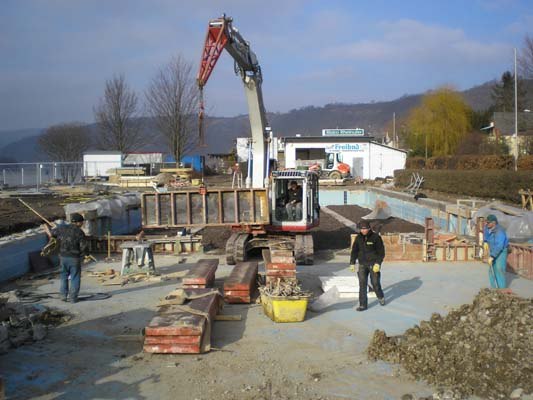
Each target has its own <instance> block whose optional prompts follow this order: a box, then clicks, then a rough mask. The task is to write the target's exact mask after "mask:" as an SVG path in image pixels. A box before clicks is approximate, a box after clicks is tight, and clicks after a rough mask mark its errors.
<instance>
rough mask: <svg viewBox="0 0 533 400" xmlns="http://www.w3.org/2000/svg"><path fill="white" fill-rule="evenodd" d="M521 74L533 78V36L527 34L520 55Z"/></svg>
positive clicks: (526, 77) (523, 76)
mask: <svg viewBox="0 0 533 400" xmlns="http://www.w3.org/2000/svg"><path fill="white" fill-rule="evenodd" d="M518 65H519V67H520V75H521V77H522V78H524V79H533V37H531V36H529V34H528V35H526V37H525V38H524V47H522V50H521V52H520V55H519V57H518Z"/></svg>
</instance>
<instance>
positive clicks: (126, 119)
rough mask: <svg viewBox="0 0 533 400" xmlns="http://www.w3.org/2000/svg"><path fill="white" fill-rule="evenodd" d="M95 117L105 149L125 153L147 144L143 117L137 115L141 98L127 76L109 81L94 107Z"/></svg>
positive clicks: (102, 145)
mask: <svg viewBox="0 0 533 400" xmlns="http://www.w3.org/2000/svg"><path fill="white" fill-rule="evenodd" d="M94 116H95V119H96V122H97V124H98V128H99V145H100V146H101V147H102V148H104V149H106V150H117V151H120V152H122V153H123V155H125V154H126V153H129V152H131V151H134V150H136V149H138V148H140V147H141V146H142V145H143V144H144V138H143V132H142V125H141V119H140V118H138V117H139V115H138V98H137V95H136V94H135V92H134V91H133V90H132V89H131V88H130V87H129V86H128V84H127V83H126V79H125V78H124V75H118V76H114V77H113V78H112V79H111V80H107V81H106V83H105V92H104V97H103V98H102V99H100V103H99V104H98V106H97V107H95V108H94Z"/></svg>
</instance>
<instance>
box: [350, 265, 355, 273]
mask: <svg viewBox="0 0 533 400" xmlns="http://www.w3.org/2000/svg"><path fill="white" fill-rule="evenodd" d="M350 271H352V272H355V264H350Z"/></svg>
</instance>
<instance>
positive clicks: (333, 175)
mask: <svg viewBox="0 0 533 400" xmlns="http://www.w3.org/2000/svg"><path fill="white" fill-rule="evenodd" d="M341 178H342V175H341V173H340V172H339V171H331V172H330V173H329V179H341Z"/></svg>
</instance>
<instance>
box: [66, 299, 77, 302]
mask: <svg viewBox="0 0 533 400" xmlns="http://www.w3.org/2000/svg"><path fill="white" fill-rule="evenodd" d="M68 301H69V303H77V302H78V299H69V300H68Z"/></svg>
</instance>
